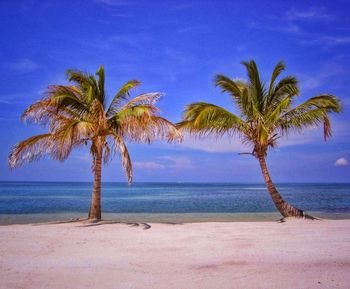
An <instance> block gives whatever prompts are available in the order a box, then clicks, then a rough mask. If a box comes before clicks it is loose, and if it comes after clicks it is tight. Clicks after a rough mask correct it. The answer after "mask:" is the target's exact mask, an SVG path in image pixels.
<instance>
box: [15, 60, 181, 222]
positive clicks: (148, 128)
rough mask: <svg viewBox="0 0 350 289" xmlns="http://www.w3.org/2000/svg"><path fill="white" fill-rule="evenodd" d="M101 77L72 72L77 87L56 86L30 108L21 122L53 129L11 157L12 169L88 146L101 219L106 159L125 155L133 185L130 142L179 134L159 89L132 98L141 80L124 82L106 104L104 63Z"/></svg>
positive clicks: (95, 210)
mask: <svg viewBox="0 0 350 289" xmlns="http://www.w3.org/2000/svg"><path fill="white" fill-rule="evenodd" d="M96 75H97V76H98V77H95V76H93V75H90V74H88V73H84V72H81V71H76V70H68V71H67V78H68V81H69V82H71V83H72V84H73V85H51V86H49V87H48V91H47V95H46V96H45V97H44V98H43V99H41V100H39V101H38V102H36V103H34V104H32V105H31V106H29V107H28V108H27V109H26V110H25V112H24V113H23V115H22V120H27V121H31V122H34V123H38V124H42V125H44V126H46V127H48V132H47V133H45V134H40V135H36V136H32V137H30V138H28V139H26V140H24V141H22V142H20V143H18V144H17V145H16V146H15V147H14V148H13V149H12V151H11V153H10V155H9V165H10V167H11V168H16V167H18V166H21V165H22V164H23V163H25V162H31V161H34V160H38V159H40V158H41V157H42V156H44V155H50V156H51V157H52V158H53V159H56V160H59V161H63V160H65V159H66V158H67V157H68V156H69V154H70V153H71V151H72V149H73V148H77V147H81V146H84V145H89V147H90V154H91V157H92V172H93V174H94V184H93V193H92V200H91V206H90V210H89V216H88V217H89V219H97V220H100V219H101V171H102V162H104V163H108V162H109V161H110V160H111V159H112V157H113V155H114V154H115V152H116V151H118V152H119V153H120V156H121V160H122V165H123V168H124V170H125V172H126V175H127V178H128V183H129V184H130V183H131V182H132V164H131V159H130V155H129V152H128V149H127V147H126V144H125V141H127V140H129V141H136V142H146V143H150V142H151V141H153V140H154V139H155V138H156V137H159V138H161V139H166V140H168V141H173V140H176V139H178V138H179V137H180V134H179V132H178V130H177V129H176V128H175V126H174V125H173V124H172V123H171V122H169V121H168V120H166V119H165V118H162V117H160V116H159V115H158V112H159V110H158V108H157V107H156V106H155V103H156V101H157V100H158V99H159V97H160V96H161V94H160V93H158V92H156V93H145V94H141V95H139V96H137V97H135V98H133V99H131V100H129V97H130V91H131V90H132V89H134V88H136V87H137V86H138V85H139V84H140V82H139V81H137V80H131V81H128V82H127V83H125V84H124V85H123V86H122V87H121V89H120V90H119V91H118V92H117V93H116V94H115V96H114V97H113V99H112V101H111V102H110V104H109V106H107V101H106V94H105V88H104V86H105V84H104V82H105V73H104V68H103V66H101V67H100V68H99V69H98V71H97V72H96Z"/></svg>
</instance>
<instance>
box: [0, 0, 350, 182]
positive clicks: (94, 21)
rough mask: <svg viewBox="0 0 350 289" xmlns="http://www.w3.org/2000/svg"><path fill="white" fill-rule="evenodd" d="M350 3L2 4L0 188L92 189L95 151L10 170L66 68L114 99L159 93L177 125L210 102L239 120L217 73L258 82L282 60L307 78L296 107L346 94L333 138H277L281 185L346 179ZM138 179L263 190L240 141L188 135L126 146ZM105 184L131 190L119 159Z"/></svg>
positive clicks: (103, 0)
mask: <svg viewBox="0 0 350 289" xmlns="http://www.w3.org/2000/svg"><path fill="white" fill-rule="evenodd" d="M349 9H350V2H349V1H346V0H343V1H339V0H333V1H322V0H319V1H307V0H305V1H289V0H286V1H249V0H246V1H224V0H217V1H205V0H203V1H190V0H187V1H180V0H178V1H152V0H147V1H139V0H90V1H89V0H84V1H83V0H80V1H79V0H74V1H66V0H62V1H43V0H41V1H31V0H25V1H16V0H11V1H10V0H8V1H6V0H0V23H1V26H0V31H1V39H0V84H1V90H0V129H1V134H0V141H1V148H0V180H2V181H29V180H32V181H91V180H92V174H91V159H90V156H89V153H88V150H84V149H82V150H78V151H74V152H73V153H72V154H71V156H70V157H69V159H67V160H66V161H65V162H64V163H60V162H57V161H54V160H51V159H50V158H45V159H42V160H41V161H40V162H36V163H31V164H27V165H24V166H23V167H21V168H19V169H16V170H14V171H11V170H9V168H8V164H7V157H8V154H9V152H10V150H11V147H13V146H14V145H15V144H16V143H17V142H19V141H21V140H23V139H25V138H27V137H30V136H32V135H34V134H39V133H43V132H45V128H43V127H38V126H35V125H28V124H23V123H21V122H20V115H21V113H22V112H23V111H24V109H25V108H26V107H27V106H29V105H30V104H31V103H33V102H34V101H36V100H38V99H40V98H41V97H43V95H44V93H45V91H46V88H47V86H48V85H50V84H67V82H66V78H65V71H66V70H67V69H71V68H73V69H79V70H83V71H87V72H90V73H94V72H96V70H97V69H98V67H99V66H100V65H101V64H102V65H104V67H105V71H106V89H107V93H108V95H109V96H113V95H114V93H115V92H116V91H117V90H118V89H119V88H120V86H121V85H123V84H124V83H125V82H126V81H128V80H131V79H138V80H140V81H141V82H142V85H141V86H140V87H139V88H138V89H137V90H136V91H135V92H134V93H133V96H136V95H138V94H140V93H144V92H163V93H164V94H165V95H164V96H163V98H162V99H161V100H160V101H159V103H158V105H159V107H160V109H161V115H162V116H164V117H166V118H168V119H169V120H171V121H173V122H178V121H180V120H181V115H182V111H183V109H184V107H185V105H186V104H189V103H191V102H197V101H205V102H210V103H214V104H216V105H221V106H223V107H225V108H227V109H229V110H231V111H233V112H236V110H235V108H234V106H233V104H232V101H231V100H230V97H229V96H228V95H225V94H222V93H221V92H220V90H219V89H218V88H215V86H214V83H213V78H214V76H215V74H218V73H220V74H225V75H227V76H229V77H231V78H241V79H245V78H246V72H245V70H244V68H243V66H242V65H241V64H240V62H241V61H243V60H251V59H254V60H255V61H256V62H257V64H258V67H259V69H260V72H261V75H262V78H263V79H265V80H266V81H267V80H268V79H269V77H270V74H271V71H272V69H273V67H274V66H275V64H276V63H277V62H278V61H280V60H284V61H285V63H286V65H287V71H286V72H285V74H284V75H285V76H286V75H294V76H296V77H297V78H298V79H299V86H300V91H301V93H300V96H299V97H298V99H297V102H296V104H297V103H300V102H302V101H304V100H306V99H307V98H309V97H312V96H315V95H317V94H321V93H331V94H333V95H336V96H338V97H339V98H340V99H341V101H342V104H343V112H342V114H339V115H332V116H331V120H332V127H333V137H332V138H331V139H330V140H329V141H327V142H324V141H323V136H322V129H317V128H311V129H309V130H306V131H305V132H304V133H302V134H291V135H289V136H288V137H285V138H283V139H281V141H280V143H279V146H278V147H277V148H276V149H274V150H271V151H269V155H268V159H267V162H268V166H269V169H270V173H271V175H272V179H273V180H274V181H275V182H276V183H278V182H349V181H350V165H349V162H350V138H349V136H350V129H349V120H350V113H349V108H350V86H349V83H350V82H349V81H350V54H349V48H350V18H349V17H348V11H349ZM128 147H129V152H130V154H131V158H132V161H133V167H134V181H135V182H146V181H149V182H240V183H253V182H254V183H260V182H263V178H262V176H261V173H260V168H259V165H258V162H257V160H256V159H255V158H254V157H252V156H249V155H239V154H238V153H240V152H245V151H247V148H245V147H243V146H242V145H241V144H240V142H239V139H237V138H231V139H228V138H223V139H215V138H205V139H197V138H193V137H185V140H184V142H183V143H176V144H168V143H164V142H160V141H156V142H155V143H153V144H150V145H148V144H136V143H128ZM103 180H104V181H115V182H120V181H122V182H124V181H126V177H125V174H124V172H123V170H122V169H121V162H120V159H119V157H116V158H115V159H114V160H113V162H111V163H110V164H109V165H108V166H106V167H104V168H103Z"/></svg>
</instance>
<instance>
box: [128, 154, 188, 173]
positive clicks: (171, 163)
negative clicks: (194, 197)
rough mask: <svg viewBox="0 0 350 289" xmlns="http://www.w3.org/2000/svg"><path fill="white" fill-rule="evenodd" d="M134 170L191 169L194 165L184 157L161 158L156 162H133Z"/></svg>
mask: <svg viewBox="0 0 350 289" xmlns="http://www.w3.org/2000/svg"><path fill="white" fill-rule="evenodd" d="M133 167H134V168H138V169H146V170H162V169H174V170H178V169H180V170H183V169H193V168H194V165H193V162H192V160H191V159H190V158H188V157H185V156H161V157H157V159H156V161H145V162H134V164H133Z"/></svg>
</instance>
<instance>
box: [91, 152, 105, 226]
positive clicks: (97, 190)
mask: <svg viewBox="0 0 350 289" xmlns="http://www.w3.org/2000/svg"><path fill="white" fill-rule="evenodd" d="M93 172H94V188H93V192H92V199H91V205H90V210H89V219H97V220H101V172H102V149H98V151H97V152H96V159H95V160H94V165H93Z"/></svg>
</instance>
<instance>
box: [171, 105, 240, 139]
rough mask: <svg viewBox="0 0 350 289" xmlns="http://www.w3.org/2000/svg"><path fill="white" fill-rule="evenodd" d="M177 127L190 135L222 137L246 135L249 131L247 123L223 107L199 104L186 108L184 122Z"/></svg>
mask: <svg viewBox="0 0 350 289" xmlns="http://www.w3.org/2000/svg"><path fill="white" fill-rule="evenodd" d="M177 127H178V128H179V129H180V130H182V131H186V132H189V133H190V134H199V135H208V134H216V135H218V136H221V135H223V134H225V133H234V132H240V133H244V132H245V130H246V129H247V125H246V123H245V121H243V120H242V119H241V118H240V117H238V116H236V115H235V114H233V113H231V112H229V111H227V110H225V109H224V108H222V107H219V106H216V105H213V104H209V103H205V102H197V103H192V104H190V105H188V106H187V107H186V108H185V111H184V115H183V121H182V122H180V123H178V124H177Z"/></svg>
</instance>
